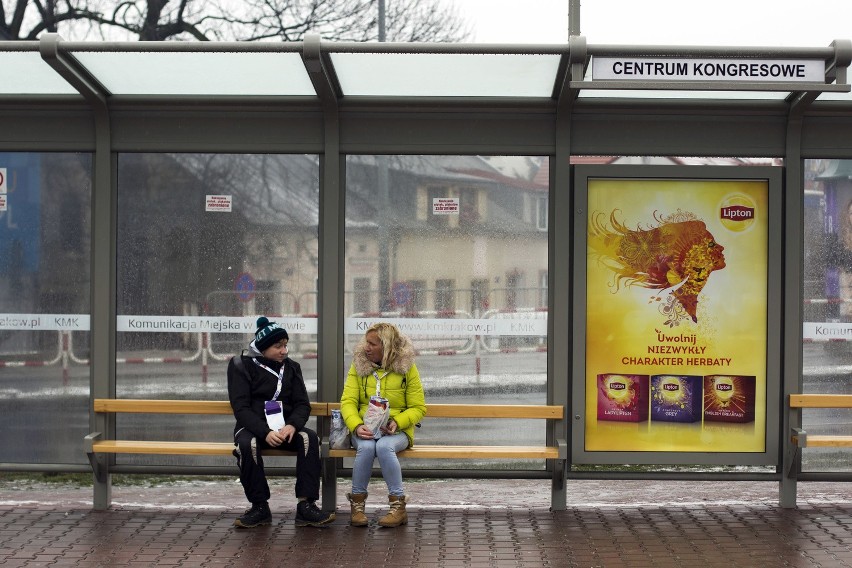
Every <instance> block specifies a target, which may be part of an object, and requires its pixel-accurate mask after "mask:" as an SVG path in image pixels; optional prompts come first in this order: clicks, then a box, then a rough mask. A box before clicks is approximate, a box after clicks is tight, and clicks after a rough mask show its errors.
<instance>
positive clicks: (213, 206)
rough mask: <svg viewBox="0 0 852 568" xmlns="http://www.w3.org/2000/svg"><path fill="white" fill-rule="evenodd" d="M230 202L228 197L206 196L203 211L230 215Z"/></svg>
mask: <svg viewBox="0 0 852 568" xmlns="http://www.w3.org/2000/svg"><path fill="white" fill-rule="evenodd" d="M231 201H232V200H231V196H230V195H208V196H206V197H205V199H204V210H205V211H219V212H222V213H230V212H231Z"/></svg>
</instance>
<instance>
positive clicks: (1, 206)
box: [0, 193, 9, 211]
mask: <svg viewBox="0 0 852 568" xmlns="http://www.w3.org/2000/svg"><path fill="white" fill-rule="evenodd" d="M8 210H9V202H8V201H7V200H6V194H5V193H0V211H8Z"/></svg>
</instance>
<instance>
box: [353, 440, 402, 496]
mask: <svg viewBox="0 0 852 568" xmlns="http://www.w3.org/2000/svg"><path fill="white" fill-rule="evenodd" d="M352 445H353V446H354V447H355V464H354V465H353V466H352V493H353V494H358V493H366V492H367V484H369V483H370V476H372V474H373V459H374V458H379V467H381V469H382V477H384V478H385V483H387V485H388V495H394V496H396V497H402V496H403V495H405V491H404V490H403V488H402V468H401V467H400V466H399V458H397V457H396V453H397V452H401V451H402V450H404V449H405V448H407V447H408V436H406V435H405V432H397V433H396V434H393V435H392V436H382V437H381V438H379V439H378V440H362V439H361V438H359V437H358V436H356V435H355V434H352Z"/></svg>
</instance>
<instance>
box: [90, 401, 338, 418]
mask: <svg viewBox="0 0 852 568" xmlns="http://www.w3.org/2000/svg"><path fill="white" fill-rule="evenodd" d="M93 407H94V409H95V412H136V413H149V414H233V410H231V403H230V402H228V401H227V400H149V399H136V398H96V399H95V400H94V401H93ZM328 415H329V413H328V404H326V403H324V402H312V403H311V416H328Z"/></svg>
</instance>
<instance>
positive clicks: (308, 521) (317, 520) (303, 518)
mask: <svg viewBox="0 0 852 568" xmlns="http://www.w3.org/2000/svg"><path fill="white" fill-rule="evenodd" d="M335 516H336V515H335V514H334V512H331V513H326V512H325V511H321V510H320V509H319V508H318V507H317V504H316V503H315V502H313V501H299V504H298V505H296V526H297V527H319V526H322V525H324V524H326V523H330V522H331V521H333V520H334V518H335Z"/></svg>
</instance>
